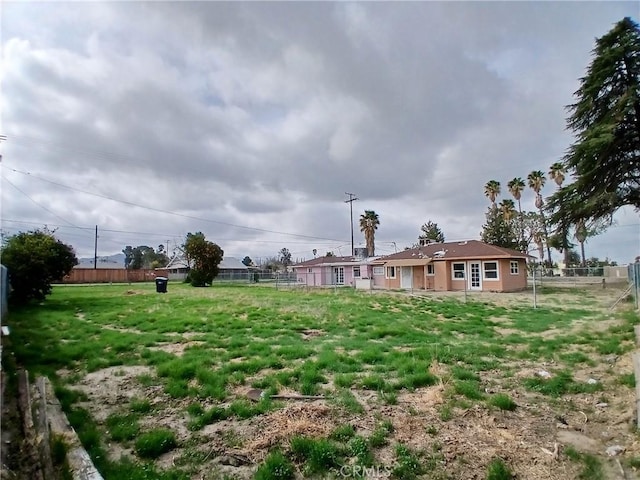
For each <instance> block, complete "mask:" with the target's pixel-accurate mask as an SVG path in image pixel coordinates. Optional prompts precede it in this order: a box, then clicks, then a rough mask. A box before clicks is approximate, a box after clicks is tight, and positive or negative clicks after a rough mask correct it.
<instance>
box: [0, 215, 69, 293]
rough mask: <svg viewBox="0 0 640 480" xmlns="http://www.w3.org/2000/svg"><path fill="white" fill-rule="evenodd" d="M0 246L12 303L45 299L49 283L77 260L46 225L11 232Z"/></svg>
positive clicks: (58, 277) (60, 275)
mask: <svg viewBox="0 0 640 480" xmlns="http://www.w3.org/2000/svg"><path fill="white" fill-rule="evenodd" d="M1 250H2V251H1V253H2V264H3V265H4V266H5V267H7V268H8V269H9V282H10V283H11V293H10V297H9V298H10V300H11V301H12V302H15V303H26V302H28V301H30V300H44V298H45V297H46V296H47V295H49V294H50V293H51V284H52V283H53V282H55V281H56V280H62V278H63V277H64V276H65V275H67V274H68V273H69V272H70V271H71V269H72V268H73V267H74V265H77V264H78V259H77V258H76V255H75V253H74V251H73V248H72V247H70V246H69V245H65V244H64V243H62V242H61V241H60V240H58V239H56V238H55V237H54V236H53V234H52V233H51V232H49V231H48V230H47V229H46V228H45V229H44V230H34V231H31V232H20V233H17V234H16V235H12V236H11V237H9V238H8V239H6V240H5V242H4V243H3V244H2V245H1Z"/></svg>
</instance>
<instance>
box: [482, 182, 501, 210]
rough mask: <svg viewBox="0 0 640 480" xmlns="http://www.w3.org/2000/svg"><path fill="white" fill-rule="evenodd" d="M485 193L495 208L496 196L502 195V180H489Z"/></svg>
mask: <svg viewBox="0 0 640 480" xmlns="http://www.w3.org/2000/svg"><path fill="white" fill-rule="evenodd" d="M484 194H485V196H486V197H487V198H488V199H489V201H490V202H491V205H492V206H493V208H495V207H496V198H497V197H498V195H500V182H498V181H497V180H489V181H488V182H487V184H486V185H485V186H484Z"/></svg>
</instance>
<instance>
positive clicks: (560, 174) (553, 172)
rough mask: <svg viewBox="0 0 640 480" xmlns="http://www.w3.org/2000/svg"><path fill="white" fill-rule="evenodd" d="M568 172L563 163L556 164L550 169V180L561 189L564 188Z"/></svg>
mask: <svg viewBox="0 0 640 480" xmlns="http://www.w3.org/2000/svg"><path fill="white" fill-rule="evenodd" d="M566 172H567V171H566V170H565V168H564V165H563V164H562V163H560V162H555V163H554V164H553V165H551V167H550V168H549V178H550V179H551V180H553V181H554V182H556V185H557V186H558V188H560V187H561V186H562V182H564V179H565V173H566Z"/></svg>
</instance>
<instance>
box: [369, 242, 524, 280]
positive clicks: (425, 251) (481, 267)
mask: <svg viewBox="0 0 640 480" xmlns="http://www.w3.org/2000/svg"><path fill="white" fill-rule="evenodd" d="M527 258H528V255H527V254H525V253H522V252H517V251H515V250H511V249H508V248H502V247H496V246H494V245H489V244H486V243H484V242H481V241H478V240H468V241H464V242H448V243H432V244H428V245H425V246H421V247H416V248H412V249H409V250H405V251H403V252H399V253H395V254H392V255H387V256H385V257H380V258H379V259H378V260H376V261H375V262H374V265H378V266H379V267H383V268H377V269H375V271H374V282H373V285H374V287H378V288H380V287H382V288H386V289H417V290H434V291H462V290H465V289H466V290H475V291H483V292H487V291H489V292H514V291H518V290H524V289H525V288H526V287H527Z"/></svg>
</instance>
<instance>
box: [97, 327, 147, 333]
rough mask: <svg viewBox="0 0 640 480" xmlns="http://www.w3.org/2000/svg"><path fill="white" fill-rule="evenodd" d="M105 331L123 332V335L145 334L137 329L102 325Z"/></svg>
mask: <svg viewBox="0 0 640 480" xmlns="http://www.w3.org/2000/svg"><path fill="white" fill-rule="evenodd" d="M101 328H102V329H103V330H111V331H112V332H121V333H133V334H135V335H143V334H144V332H142V331H140V330H136V329H135V328H122V327H116V326H114V325H102V327H101Z"/></svg>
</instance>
